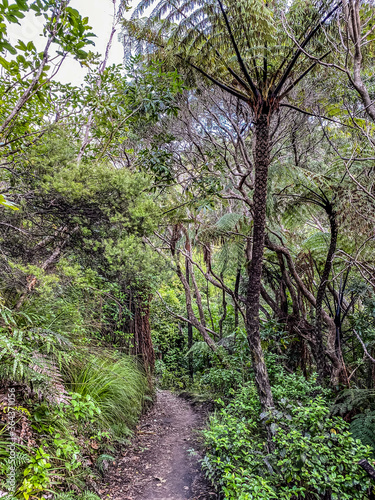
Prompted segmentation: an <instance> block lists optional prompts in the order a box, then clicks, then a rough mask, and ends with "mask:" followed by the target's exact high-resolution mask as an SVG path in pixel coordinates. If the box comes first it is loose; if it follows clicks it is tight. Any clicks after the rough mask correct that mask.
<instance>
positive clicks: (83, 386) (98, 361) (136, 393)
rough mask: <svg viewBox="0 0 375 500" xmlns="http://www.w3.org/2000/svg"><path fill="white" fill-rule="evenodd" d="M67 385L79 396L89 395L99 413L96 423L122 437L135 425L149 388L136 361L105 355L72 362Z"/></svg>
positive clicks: (127, 357)
mask: <svg viewBox="0 0 375 500" xmlns="http://www.w3.org/2000/svg"><path fill="white" fill-rule="evenodd" d="M67 376H68V377H67V378H68V386H69V389H70V390H71V391H73V392H76V393H78V394H81V395H82V396H87V395H88V396H91V398H92V399H93V401H94V402H95V403H96V405H97V406H98V407H99V408H100V410H101V415H100V417H98V419H99V420H98V423H99V424H100V426H101V427H103V429H106V430H111V431H112V433H113V435H114V436H118V437H124V436H127V435H129V434H130V429H131V427H132V426H134V425H135V423H136V422H137V420H138V418H139V415H140V413H141V411H142V407H143V403H144V401H145V398H146V399H147V393H148V392H149V387H148V383H147V377H146V374H145V373H144V371H143V369H142V368H141V366H140V365H139V363H137V361H136V360H135V359H134V358H133V357H131V356H127V355H121V356H114V355H113V354H110V353H108V352H104V353H103V352H102V353H100V355H98V354H96V355H90V356H89V357H88V358H86V359H84V361H82V360H79V359H78V358H76V359H75V362H74V363H73V364H72V365H71V366H70V367H69V370H68V373H67Z"/></svg>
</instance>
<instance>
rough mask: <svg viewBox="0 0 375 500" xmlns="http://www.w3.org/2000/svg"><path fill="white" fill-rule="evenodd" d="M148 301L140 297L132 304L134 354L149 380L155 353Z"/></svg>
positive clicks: (153, 366) (135, 298)
mask: <svg viewBox="0 0 375 500" xmlns="http://www.w3.org/2000/svg"><path fill="white" fill-rule="evenodd" d="M150 300H151V297H149V298H148V299H146V300H145V299H144V298H143V297H141V296H139V295H138V296H137V297H134V301H133V304H132V313H133V322H132V323H133V332H132V333H134V354H135V355H137V356H139V357H140V358H141V360H142V363H143V366H144V368H145V370H146V372H147V375H148V376H149V377H150V378H151V375H152V374H153V372H154V368H155V352H154V347H153V345H152V339H151V327H150Z"/></svg>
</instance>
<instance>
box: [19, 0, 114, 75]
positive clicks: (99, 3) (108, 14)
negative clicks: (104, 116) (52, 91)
mask: <svg viewBox="0 0 375 500" xmlns="http://www.w3.org/2000/svg"><path fill="white" fill-rule="evenodd" d="M118 3H119V2H117V4H118ZM70 5H71V7H73V8H75V9H77V10H78V11H79V12H80V13H81V15H82V17H88V18H89V24H90V25H91V26H92V28H93V30H92V31H93V32H94V33H95V34H96V36H97V37H96V38H94V39H93V40H94V42H95V47H93V46H89V47H90V50H92V51H93V52H100V53H102V54H104V52H105V48H106V46H107V42H108V38H109V36H110V33H111V27H112V19H113V2H112V0H71V2H70ZM20 23H21V26H17V25H11V30H10V35H11V39H12V41H14V40H17V39H18V38H20V39H21V40H23V41H25V42H28V41H31V40H32V41H33V42H34V43H35V44H36V46H37V47H38V48H41V47H42V46H43V45H41V44H43V43H45V39H43V38H41V37H40V36H39V35H40V33H41V32H42V19H41V18H40V17H39V18H36V17H34V16H33V15H32V14H30V15H28V16H26V17H25V18H24V19H22V20H21V21H20ZM38 42H39V43H38ZM122 61H123V49H122V45H121V43H120V42H119V41H118V39H117V33H116V34H115V37H114V40H113V45H112V49H111V52H110V57H109V63H110V64H112V63H115V64H121V63H122ZM86 71H87V69H86V68H81V66H80V64H79V63H78V62H76V61H75V60H74V59H73V58H68V59H66V60H65V61H64V64H63V65H62V67H61V69H60V72H59V73H58V75H57V76H56V79H58V80H60V81H61V82H63V83H72V84H74V85H79V84H80V83H82V82H83V78H84V76H85V73H86Z"/></svg>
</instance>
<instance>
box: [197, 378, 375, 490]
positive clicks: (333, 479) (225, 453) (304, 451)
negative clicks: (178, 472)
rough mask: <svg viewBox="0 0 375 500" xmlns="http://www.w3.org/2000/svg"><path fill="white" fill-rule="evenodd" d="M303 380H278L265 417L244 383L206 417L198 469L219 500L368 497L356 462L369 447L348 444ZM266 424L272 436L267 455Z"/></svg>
mask: <svg viewBox="0 0 375 500" xmlns="http://www.w3.org/2000/svg"><path fill="white" fill-rule="evenodd" d="M281 380H282V384H281ZM303 381H304V379H303V377H300V376H298V375H286V376H285V375H284V377H280V383H279V384H278V385H276V386H275V387H274V395H275V403H276V409H275V410H274V411H273V413H272V414H271V415H265V414H260V405H259V401H258V398H257V394H256V391H255V388H254V386H253V385H251V384H248V385H247V386H245V387H244V388H243V389H241V391H239V393H238V394H237V395H236V397H235V398H234V399H233V401H232V402H231V403H230V404H229V405H228V406H227V407H224V408H223V409H221V410H220V411H219V412H218V413H217V414H216V415H214V416H212V417H211V419H210V421H209V426H208V429H207V430H205V431H204V439H205V445H206V450H207V452H206V456H205V458H204V460H203V467H204V469H205V470H206V473H207V476H208V477H209V478H210V479H211V480H212V481H213V482H214V483H215V484H216V485H217V486H218V487H219V488H220V489H221V490H222V492H223V493H224V494H225V498H226V499H228V500H252V499H257V500H265V499H272V498H279V499H283V500H297V499H302V498H311V499H313V498H323V497H324V498H331V499H332V500H352V499H358V500H359V499H365V498H367V491H368V488H369V479H368V478H367V476H366V474H365V472H364V471H363V470H362V469H361V468H360V467H359V466H358V461H359V460H360V459H362V458H368V457H369V456H370V448H369V447H365V446H363V445H362V444H361V443H360V441H358V440H355V439H354V438H353V436H352V435H351V434H350V432H349V426H348V424H347V423H346V422H345V421H344V420H343V419H342V418H341V417H333V418H330V417H329V407H328V404H327V403H326V401H325V399H324V397H323V396H322V395H316V393H317V392H318V393H319V392H320V393H321V394H323V395H324V394H325V391H323V390H322V389H321V388H320V387H317V386H316V383H315V381H306V382H305V383H303ZM298 397H300V399H301V400H302V401H303V405H302V404H301V401H299V400H298ZM265 423H266V424H267V425H268V426H270V429H271V431H272V433H273V442H274V450H273V451H272V453H269V452H268V449H267V445H266V443H267V436H266V427H265V425H264V424H265ZM325 495H326V496H325Z"/></svg>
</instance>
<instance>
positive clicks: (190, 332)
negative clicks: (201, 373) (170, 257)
mask: <svg viewBox="0 0 375 500" xmlns="http://www.w3.org/2000/svg"><path fill="white" fill-rule="evenodd" d="M186 281H187V282H188V283H190V273H189V260H188V258H186ZM187 317H189V309H187ZM187 328H188V349H189V356H188V365H189V378H190V381H191V382H193V380H194V366H193V353H192V352H190V351H191V348H192V347H193V325H192V324H191V323H188V325H187Z"/></svg>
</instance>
